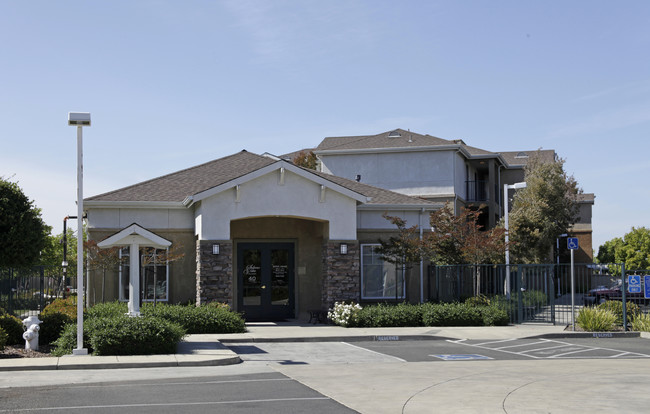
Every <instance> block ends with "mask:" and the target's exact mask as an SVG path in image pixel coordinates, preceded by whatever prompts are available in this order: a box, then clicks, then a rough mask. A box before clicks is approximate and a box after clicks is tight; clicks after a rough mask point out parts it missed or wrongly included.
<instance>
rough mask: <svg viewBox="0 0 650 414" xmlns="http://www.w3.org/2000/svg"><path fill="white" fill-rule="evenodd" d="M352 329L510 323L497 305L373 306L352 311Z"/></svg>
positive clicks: (502, 324)
mask: <svg viewBox="0 0 650 414" xmlns="http://www.w3.org/2000/svg"><path fill="white" fill-rule="evenodd" d="M344 322H347V323H340V324H341V325H343V326H349V327H363V328H370V327H400V326H402V327H403V326H504V325H507V324H508V323H509V322H510V319H509V317H508V314H507V313H506V311H505V310H503V309H501V308H499V307H497V306H494V305H483V304H479V305H476V304H475V303H474V302H472V301H470V302H469V303H425V304H421V305H411V304H407V303H401V304H398V305H385V304H379V305H369V306H364V307H363V308H362V309H360V310H356V311H352V312H351V314H350V318H349V319H348V320H347V321H344Z"/></svg>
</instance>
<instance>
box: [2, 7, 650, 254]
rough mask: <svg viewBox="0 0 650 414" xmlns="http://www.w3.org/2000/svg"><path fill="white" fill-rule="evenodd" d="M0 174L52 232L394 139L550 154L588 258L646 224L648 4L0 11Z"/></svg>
mask: <svg viewBox="0 0 650 414" xmlns="http://www.w3.org/2000/svg"><path fill="white" fill-rule="evenodd" d="M0 36H1V38H2V39H3V41H2V43H1V44H0V140H1V146H0V176H3V177H5V178H11V179H12V180H14V181H15V180H17V181H18V182H19V184H20V185H21V187H22V188H23V189H24V191H25V192H26V193H27V195H28V196H29V197H30V198H31V199H33V200H34V201H35V204H36V205H37V206H38V207H40V208H41V209H43V217H44V219H45V220H46V221H47V222H48V224H50V225H51V226H53V227H54V231H55V232H57V233H58V232H60V231H61V225H62V220H63V217H64V216H65V215H67V214H76V205H75V200H76V133H75V130H74V128H72V127H69V126H67V124H66V119H67V112H69V111H84V112H86V111H88V112H91V113H92V122H93V125H92V126H91V127H90V128H85V129H84V195H85V196H86V197H87V196H91V195H95V194H99V193H102V192H105V191H109V190H113V189H116V188H119V187H123V186H126V185H130V184H133V183H135V182H139V181H142V180H145V179H148V178H153V177H156V176H159V175H162V174H166V173H169V172H173V171H177V170H179V169H182V168H186V167H190V166H193V165H196V164H199V163H202V162H206V161H209V160H212V159H216V158H219V157H222V156H226V155H230V154H232V153H234V152H237V151H240V150H242V149H246V150H249V151H253V152H257V153H263V152H271V153H275V154H282V153H286V152H290V151H294V150H297V149H301V148H306V147H313V146H316V145H317V144H318V143H319V142H320V141H321V140H322V139H323V138H324V137H326V136H338V135H366V134H375V133H380V132H384V131H387V130H391V129H394V128H404V129H410V130H412V131H415V132H418V133H423V134H430V135H434V136H438V137H441V138H446V139H458V138H461V139H463V140H464V141H465V142H466V143H467V144H469V145H472V146H475V147H479V148H483V149H486V150H490V151H515V150H534V149H537V148H544V149H555V150H556V151H557V153H558V154H559V155H560V156H561V157H563V158H565V159H566V164H565V168H566V170H567V172H569V173H570V174H573V175H574V176H575V178H576V179H577V180H578V182H579V184H580V186H581V187H582V188H583V189H584V191H585V192H593V193H595V194H596V204H595V206H594V210H593V229H594V232H593V235H594V243H593V247H594V249H595V250H597V248H598V246H599V245H601V244H602V243H603V242H605V241H606V240H609V239H611V238H613V237H620V236H623V235H624V234H625V233H627V232H628V231H630V229H631V228H632V226H635V227H640V226H646V227H650V219H649V214H648V210H649V207H648V206H650V187H649V185H648V177H649V176H650V162H648V153H649V151H648V150H649V147H650V136H649V135H650V134H649V132H650V53H649V52H648V51H650V2H647V1H640V0H639V1H634V0H632V1H625V2H612V1H594V0H589V1H570V2H559V1H558V2H542V1H404V2H396V1H379V0H368V1H354V0H347V1H336V0H334V1H327V2H325V1H297V0H296V1H269V0H260V1H247V0H233V1H200V0H196V1H185V2H180V1H144V0H142V1H110V2H108V1H105V2H89V1H57V2H52V1H30V2H24V1H13V2H12V1H5V2H2V3H1V4H0Z"/></svg>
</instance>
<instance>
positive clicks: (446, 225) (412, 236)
mask: <svg viewBox="0 0 650 414" xmlns="http://www.w3.org/2000/svg"><path fill="white" fill-rule="evenodd" d="M479 215H480V211H475V210H469V209H462V210H461V212H460V214H459V215H458V216H456V215H454V214H453V211H452V210H451V208H449V206H447V207H445V208H442V209H440V210H437V211H434V212H432V213H431V215H430V224H431V227H432V228H433V229H434V231H432V232H426V233H424V234H423V237H422V239H420V236H419V228H418V226H411V227H407V225H406V221H405V220H403V219H401V218H399V217H392V216H386V215H384V218H386V219H387V220H389V221H390V222H391V223H392V224H394V225H395V226H396V227H397V229H398V234H397V236H393V237H390V238H389V239H388V240H379V243H380V244H381V247H379V248H377V252H378V253H379V254H381V256H382V259H383V260H385V261H387V262H389V263H394V264H396V265H398V267H404V268H408V267H410V266H411V265H412V264H413V263H415V262H418V261H420V260H421V259H422V258H427V259H429V260H431V262H433V263H436V264H447V265H449V264H466V263H471V264H475V265H478V264H483V263H496V262H500V261H502V260H503V255H504V252H505V239H504V232H503V229H501V228H494V229H491V230H484V229H483V226H481V225H480V224H478V216H479ZM474 288H475V291H476V292H479V291H480V288H481V278H480V269H479V268H478V266H477V267H476V272H475V276H474Z"/></svg>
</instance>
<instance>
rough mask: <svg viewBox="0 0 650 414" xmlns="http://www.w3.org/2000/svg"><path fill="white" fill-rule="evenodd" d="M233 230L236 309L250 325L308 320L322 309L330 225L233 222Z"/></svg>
mask: <svg viewBox="0 0 650 414" xmlns="http://www.w3.org/2000/svg"><path fill="white" fill-rule="evenodd" d="M230 229H231V237H232V241H233V244H234V246H233V254H234V256H235V257H234V258H233V259H234V260H233V263H235V264H236V266H235V269H233V276H234V278H235V280H234V282H235V283H234V284H233V288H234V290H235V292H234V295H233V299H234V308H235V309H236V310H237V311H240V312H244V314H245V316H246V319H247V320H281V319H287V318H301V317H302V318H304V317H306V315H307V314H308V311H309V310H312V309H320V308H321V307H322V304H321V302H322V294H321V289H322V273H323V272H322V265H323V258H322V252H323V241H324V238H325V237H326V235H327V231H328V223H327V222H324V221H318V220H310V219H305V218H296V217H256V218H247V219H241V220H233V221H232V222H231V223H230Z"/></svg>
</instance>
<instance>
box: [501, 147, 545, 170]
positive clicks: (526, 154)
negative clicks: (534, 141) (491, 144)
mask: <svg viewBox="0 0 650 414" xmlns="http://www.w3.org/2000/svg"><path fill="white" fill-rule="evenodd" d="M499 154H500V155H501V157H502V158H503V160H504V161H505V162H506V163H507V164H508V166H510V167H523V166H525V165H527V164H528V160H529V159H530V158H531V157H535V156H538V157H541V160H542V162H545V163H551V162H554V161H555V156H556V155H555V150H542V149H538V150H532V151H505V152H499Z"/></svg>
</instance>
